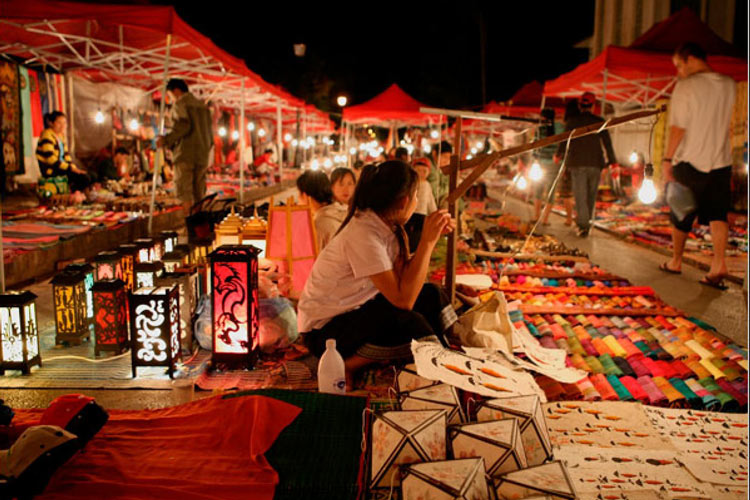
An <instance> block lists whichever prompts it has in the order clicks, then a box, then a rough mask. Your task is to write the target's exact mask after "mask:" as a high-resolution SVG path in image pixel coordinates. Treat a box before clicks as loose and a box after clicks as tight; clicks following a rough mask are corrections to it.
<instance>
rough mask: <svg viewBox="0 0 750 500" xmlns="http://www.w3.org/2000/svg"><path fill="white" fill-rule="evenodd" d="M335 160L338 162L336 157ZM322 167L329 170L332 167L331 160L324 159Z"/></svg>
mask: <svg viewBox="0 0 750 500" xmlns="http://www.w3.org/2000/svg"><path fill="white" fill-rule="evenodd" d="M336 160H338V156H337V157H336ZM323 166H324V167H325V168H331V167H332V166H333V162H332V161H331V159H330V158H326V159H325V160H324V161H323Z"/></svg>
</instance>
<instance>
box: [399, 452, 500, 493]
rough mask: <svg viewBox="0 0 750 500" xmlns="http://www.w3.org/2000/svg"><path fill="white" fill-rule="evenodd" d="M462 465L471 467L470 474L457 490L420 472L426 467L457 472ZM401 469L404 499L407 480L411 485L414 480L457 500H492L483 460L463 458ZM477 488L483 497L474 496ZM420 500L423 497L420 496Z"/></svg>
mask: <svg viewBox="0 0 750 500" xmlns="http://www.w3.org/2000/svg"><path fill="white" fill-rule="evenodd" d="M460 463H463V464H466V465H468V466H469V467H470V471H469V474H468V475H467V476H465V477H464V478H463V481H462V484H461V486H460V488H455V487H453V486H451V485H449V484H446V483H445V482H442V481H440V480H439V479H437V478H435V477H433V476H431V475H429V474H428V473H427V472H424V471H422V470H420V469H422V468H425V467H434V466H438V467H439V466H447V467H448V468H449V469H453V471H454V472H455V467H457V466H459V464H460ZM400 469H401V470H400V474H401V498H402V499H403V498H407V497H406V495H404V488H405V485H406V484H407V483H406V481H407V480H408V481H409V482H410V483H411V482H412V481H414V480H418V481H421V482H423V483H426V484H427V485H429V486H432V487H433V488H437V489H438V490H440V492H441V493H444V494H446V495H450V496H451V497H452V498H453V499H455V500H463V499H468V498H471V499H472V500H473V499H477V500H479V499H486V500H489V498H490V493H489V485H488V482H487V477H486V475H485V473H484V469H485V464H484V460H483V459H482V458H462V459H458V460H437V461H433V462H422V463H415V464H408V465H404V466H402V467H401V468H400ZM476 486H478V487H479V489H480V491H481V493H483V494H484V495H483V496H479V497H477V496H474V495H473V494H474V493H477V491H476V488H475V487H476ZM419 498H422V497H421V496H420V497H419ZM427 498H430V497H427Z"/></svg>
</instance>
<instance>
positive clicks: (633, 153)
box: [629, 151, 638, 165]
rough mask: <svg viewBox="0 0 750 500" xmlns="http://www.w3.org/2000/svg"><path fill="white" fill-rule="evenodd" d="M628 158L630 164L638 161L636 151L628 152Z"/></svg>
mask: <svg viewBox="0 0 750 500" xmlns="http://www.w3.org/2000/svg"><path fill="white" fill-rule="evenodd" d="M629 160H630V164H631V165H635V164H636V163H638V153H636V152H635V151H633V152H632V153H630V158H629Z"/></svg>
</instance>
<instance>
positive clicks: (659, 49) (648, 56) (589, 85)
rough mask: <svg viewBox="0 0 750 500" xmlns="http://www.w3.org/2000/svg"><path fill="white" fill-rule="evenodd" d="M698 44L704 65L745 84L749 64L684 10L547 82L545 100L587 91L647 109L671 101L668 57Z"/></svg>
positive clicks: (672, 76)
mask: <svg viewBox="0 0 750 500" xmlns="http://www.w3.org/2000/svg"><path fill="white" fill-rule="evenodd" d="M687 41H696V42H698V43H700V44H703V45H704V46H705V47H706V49H707V51H708V53H709V54H711V55H709V58H708V63H709V64H710V65H711V67H712V68H713V69H714V71H717V72H719V73H722V74H725V75H729V76H731V77H732V78H734V79H735V80H737V81H744V80H747V60H746V59H741V58H738V57H735V56H734V55H732V54H734V49H733V47H732V46H731V45H729V44H727V43H726V42H724V41H723V40H721V39H720V38H719V37H718V36H717V35H716V34H715V33H713V31H711V29H710V28H709V27H708V26H706V25H705V24H704V23H702V22H701V21H700V19H698V18H697V17H696V16H695V14H693V13H692V11H691V10H690V9H683V10H681V11H679V12H677V13H676V14H674V15H673V16H671V17H670V18H668V19H666V20H664V21H662V22H661V23H658V24H656V25H654V26H653V27H652V28H651V29H650V30H649V31H647V32H646V33H644V34H643V35H642V36H641V37H640V38H638V39H637V40H636V41H635V42H634V43H633V44H632V45H631V46H630V47H616V46H613V45H610V46H609V47H607V48H606V49H605V50H604V51H603V52H602V53H601V54H599V55H598V56H597V57H596V58H594V59H593V60H591V61H589V62H587V63H584V64H581V65H580V66H578V67H577V68H576V69H574V70H573V71H571V72H569V73H565V74H563V75H561V76H559V77H558V78H556V79H554V80H551V81H548V82H547V83H546V84H545V86H544V95H545V96H547V97H578V96H580V95H581V94H582V93H583V92H585V91H591V92H594V93H595V94H597V95H598V96H599V97H600V98H601V99H602V100H603V101H606V102H611V103H619V104H623V105H624V104H636V105H640V106H644V107H645V106H648V105H651V104H653V103H654V102H655V101H656V100H657V99H659V98H663V97H667V96H669V93H670V92H671V89H672V86H673V85H674V83H675V81H676V79H677V77H676V75H675V69H674V65H673V64H672V51H673V50H674V49H675V48H677V46H678V45H679V44H680V43H683V42H687Z"/></svg>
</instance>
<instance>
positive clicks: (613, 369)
mask: <svg viewBox="0 0 750 500" xmlns="http://www.w3.org/2000/svg"><path fill="white" fill-rule="evenodd" d="M599 361H600V362H601V364H602V366H603V367H604V374H605V375H614V376H616V377H621V376H622V375H624V374H623V373H622V370H620V368H619V367H618V366H617V364H615V362H614V360H613V359H612V357H611V356H610V355H609V354H602V355H601V356H599Z"/></svg>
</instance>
